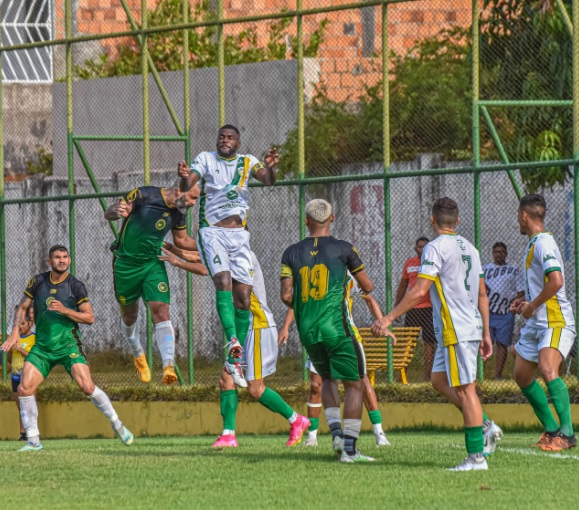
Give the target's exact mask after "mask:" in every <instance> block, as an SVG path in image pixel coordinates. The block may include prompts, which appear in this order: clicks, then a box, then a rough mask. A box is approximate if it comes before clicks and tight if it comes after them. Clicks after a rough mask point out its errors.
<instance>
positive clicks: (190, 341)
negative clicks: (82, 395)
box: [182, 0, 195, 384]
mask: <svg viewBox="0 0 579 510" xmlns="http://www.w3.org/2000/svg"><path fill="white" fill-rule="evenodd" d="M182 6H183V23H187V22H188V21H189V1H188V0H183V2H182ZM189 90H190V83H189V30H187V29H185V30H183V116H184V121H185V126H184V127H185V136H186V139H185V162H186V163H187V165H190V164H191V112H190V110H189V108H190V105H189ZM191 224H192V222H191V209H189V210H188V211H187V234H188V235H189V236H191V233H192V232H191ZM193 335H194V333H193V275H192V274H191V273H190V272H189V271H187V371H188V373H189V377H188V379H189V384H195V366H194V361H193V360H194V349H195V342H194V338H193Z"/></svg>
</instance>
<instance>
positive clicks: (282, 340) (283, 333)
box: [277, 308, 295, 347]
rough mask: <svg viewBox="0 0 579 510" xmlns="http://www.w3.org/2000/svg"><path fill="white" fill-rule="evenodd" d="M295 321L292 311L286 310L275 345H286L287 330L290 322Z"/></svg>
mask: <svg viewBox="0 0 579 510" xmlns="http://www.w3.org/2000/svg"><path fill="white" fill-rule="evenodd" d="M294 319H295V315H294V311H293V309H291V308H288V309H287V312H286V314H285V318H284V320H283V324H282V325H281V328H279V333H278V334H277V345H278V347H279V346H280V345H281V344H287V341H288V338H289V328H290V326H291V325H292V322H293V321H294Z"/></svg>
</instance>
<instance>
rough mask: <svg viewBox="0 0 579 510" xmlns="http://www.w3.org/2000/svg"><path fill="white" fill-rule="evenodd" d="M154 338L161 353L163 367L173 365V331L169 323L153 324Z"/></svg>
mask: <svg viewBox="0 0 579 510" xmlns="http://www.w3.org/2000/svg"><path fill="white" fill-rule="evenodd" d="M155 338H156V339H157V347H158V348H159V352H160V353H161V358H162V360H163V366H164V367H166V366H167V365H168V364H169V363H172V364H174V363H175V331H174V330H173V325H172V324H171V321H164V322H159V323H158V324H155Z"/></svg>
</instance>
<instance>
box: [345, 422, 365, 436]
mask: <svg viewBox="0 0 579 510" xmlns="http://www.w3.org/2000/svg"><path fill="white" fill-rule="evenodd" d="M361 428H362V420H354V419H352V418H344V436H349V437H355V438H358V436H359V435H360V429H361Z"/></svg>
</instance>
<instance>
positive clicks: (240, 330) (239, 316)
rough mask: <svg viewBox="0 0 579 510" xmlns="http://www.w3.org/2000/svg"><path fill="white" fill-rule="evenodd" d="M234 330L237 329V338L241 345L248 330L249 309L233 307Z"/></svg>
mask: <svg viewBox="0 0 579 510" xmlns="http://www.w3.org/2000/svg"><path fill="white" fill-rule="evenodd" d="M235 330H236V331H237V339H238V340H239V343H240V344H241V345H242V346H243V345H244V344H245V339H246V338H247V331H248V330H249V310H240V309H239V308H235Z"/></svg>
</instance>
